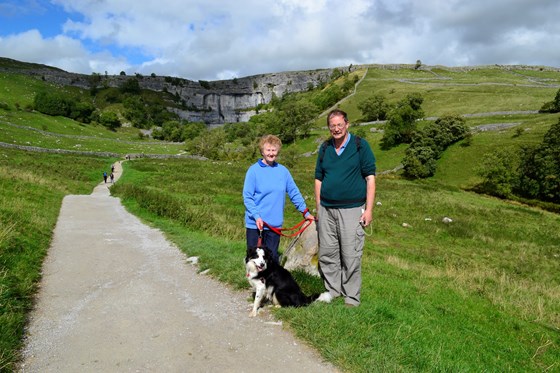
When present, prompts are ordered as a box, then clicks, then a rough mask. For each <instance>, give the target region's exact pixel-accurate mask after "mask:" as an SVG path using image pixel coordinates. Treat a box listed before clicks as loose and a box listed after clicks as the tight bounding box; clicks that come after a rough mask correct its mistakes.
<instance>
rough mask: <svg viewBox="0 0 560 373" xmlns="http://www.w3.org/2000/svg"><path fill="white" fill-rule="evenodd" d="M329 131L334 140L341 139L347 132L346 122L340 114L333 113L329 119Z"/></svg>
mask: <svg viewBox="0 0 560 373" xmlns="http://www.w3.org/2000/svg"><path fill="white" fill-rule="evenodd" d="M329 131H331V135H332V137H333V138H334V139H335V140H340V139H343V138H344V137H345V136H346V133H347V132H348V123H347V122H345V121H344V117H343V116H342V115H335V116H332V117H330V119H329Z"/></svg>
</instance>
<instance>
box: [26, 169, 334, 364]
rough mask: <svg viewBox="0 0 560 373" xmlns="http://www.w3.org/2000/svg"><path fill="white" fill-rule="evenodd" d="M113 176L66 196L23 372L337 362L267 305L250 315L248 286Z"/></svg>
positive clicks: (31, 326)
mask: <svg viewBox="0 0 560 373" xmlns="http://www.w3.org/2000/svg"><path fill="white" fill-rule="evenodd" d="M121 173H122V167H121V164H120V162H118V163H116V169H115V180H118V178H119V177H120V175H121ZM110 185H111V184H110V183H108V184H104V183H102V184H99V185H98V186H97V187H96V188H95V189H94V191H93V193H92V194H91V195H69V196H66V197H65V198H64V200H63V203H62V208H61V211H60V215H59V218H58V222H57V225H56V228H55V232H54V236H53V241H52V244H51V247H50V249H49V252H48V256H47V258H46V260H45V263H44V265H43V278H42V282H41V286H40V290H39V292H38V295H37V301H36V307H35V310H34V311H33V312H32V313H31V316H30V322H29V326H28V328H27V333H26V334H27V336H26V341H25V349H24V351H23V356H24V360H23V362H22V364H21V365H20V371H21V372H41V373H44V372H128V371H130V372H226V371H227V372H255V371H268V372H335V371H336V369H335V368H334V367H333V366H332V365H330V364H328V363H325V362H324V361H322V359H321V358H320V357H319V355H318V354H317V353H316V352H315V351H314V350H313V349H311V348H309V347H308V346H306V345H304V344H303V343H302V342H300V341H298V340H297V339H295V338H294V336H293V335H292V334H291V333H289V332H288V331H286V330H284V329H283V328H282V325H281V324H280V323H278V322H275V320H273V319H272V318H271V317H270V316H269V315H268V314H267V313H266V312H265V313H264V314H262V315H260V316H259V317H257V318H249V317H248V315H249V311H250V308H251V304H250V302H249V301H248V298H249V296H250V291H249V290H247V292H239V291H237V292H236V291H233V290H231V289H230V288H228V287H226V286H225V285H224V284H222V283H219V282H217V281H216V280H214V279H212V278H210V277H208V276H205V275H202V274H199V273H197V270H196V268H195V267H193V266H192V265H191V264H189V263H187V261H186V259H187V258H186V256H185V255H184V253H182V252H181V251H180V250H179V249H177V248H176V247H175V246H174V245H173V244H171V243H170V242H168V241H167V240H166V239H165V237H164V236H163V234H162V233H161V232H160V231H159V230H157V229H154V228H151V227H149V226H147V225H145V224H143V223H142V222H141V221H140V220H139V219H138V218H137V217H135V216H134V215H131V214H130V213H128V212H127V211H126V210H125V209H124V207H123V206H122V205H121V203H120V200H119V199H118V198H115V197H111V195H110V192H109V187H110ZM241 265H242V260H240V266H241Z"/></svg>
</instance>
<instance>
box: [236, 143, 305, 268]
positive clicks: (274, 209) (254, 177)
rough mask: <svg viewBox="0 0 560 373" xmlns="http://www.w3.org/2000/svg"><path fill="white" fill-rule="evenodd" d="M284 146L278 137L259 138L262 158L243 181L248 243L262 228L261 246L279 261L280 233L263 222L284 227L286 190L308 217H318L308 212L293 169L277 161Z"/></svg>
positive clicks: (299, 209)
mask: <svg viewBox="0 0 560 373" xmlns="http://www.w3.org/2000/svg"><path fill="white" fill-rule="evenodd" d="M281 147H282V141H280V139H279V138H278V137H276V136H274V135H265V136H263V137H262V138H261V139H260V141H259V149H260V152H261V155H262V158H260V159H259V160H258V161H257V162H256V163H255V164H253V165H252V166H251V167H249V169H248V170H247V173H246V175H245V183H244V185H243V203H244V204H245V227H246V228H247V247H255V246H257V242H258V239H259V233H260V232H262V246H265V247H268V248H269V249H270V251H271V252H272V256H273V258H274V260H275V261H276V262H277V263H278V262H279V255H278V246H279V244H280V235H279V234H277V233H275V232H274V231H272V230H270V229H269V228H268V227H267V226H266V225H265V224H264V223H265V222H266V224H268V225H269V226H271V227H274V228H282V224H283V223H284V205H285V202H286V193H287V194H288V196H289V197H290V200H291V201H292V203H293V204H294V206H295V207H296V209H297V210H298V211H299V212H301V213H302V214H303V216H304V218H305V219H307V220H314V219H315V217H314V216H313V215H311V214H310V213H309V210H308V209H307V206H306V204H305V200H304V199H303V196H302V195H301V193H300V191H299V189H298V187H297V185H296V183H295V182H294V179H293V178H292V175H291V174H290V171H288V169H287V168H286V167H285V166H282V165H281V164H279V163H277V162H276V158H277V157H278V153H279V152H280V148H281Z"/></svg>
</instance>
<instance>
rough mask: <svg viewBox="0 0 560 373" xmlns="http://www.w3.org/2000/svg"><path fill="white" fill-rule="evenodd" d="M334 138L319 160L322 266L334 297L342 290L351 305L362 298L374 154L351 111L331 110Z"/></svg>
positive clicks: (328, 294) (317, 184)
mask: <svg viewBox="0 0 560 373" xmlns="http://www.w3.org/2000/svg"><path fill="white" fill-rule="evenodd" d="M327 125H328V127H329V131H330V133H331V138H330V139H329V140H327V142H325V143H324V145H323V146H321V148H320V150H319V155H318V157H317V163H316V165H315V202H316V204H317V219H318V223H317V230H318V232H319V272H320V273H321V277H322V278H323V281H324V283H325V288H326V289H327V292H326V293H324V296H325V297H327V298H328V300H329V301H330V300H331V299H332V298H336V297H339V296H343V297H344V302H345V304H346V305H347V306H349V307H354V306H358V305H359V304H360V290H361V285H362V274H361V265H362V252H363V247H364V238H365V237H364V236H365V231H364V227H366V226H368V225H369V224H370V223H371V222H372V220H373V218H372V213H373V200H374V199H375V156H374V155H373V152H372V151H371V148H370V146H369V144H368V143H367V141H366V140H364V139H361V138H359V137H355V136H354V135H351V134H350V133H349V132H348V127H349V123H348V116H347V114H346V113H345V112H344V111H342V110H338V109H335V110H332V111H331V112H330V113H329V115H328V116H327Z"/></svg>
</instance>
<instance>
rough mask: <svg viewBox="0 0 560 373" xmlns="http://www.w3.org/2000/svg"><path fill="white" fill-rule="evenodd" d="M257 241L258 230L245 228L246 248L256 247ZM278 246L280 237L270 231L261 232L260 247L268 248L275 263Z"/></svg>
mask: <svg viewBox="0 0 560 373" xmlns="http://www.w3.org/2000/svg"><path fill="white" fill-rule="evenodd" d="M258 240H259V230H258V229H251V228H247V247H248V248H249V247H256V246H257V242H258ZM279 245H280V235H279V234H276V233H274V232H273V231H271V230H268V229H265V230H263V231H262V246H264V247H268V248H269V249H270V252H271V253H272V258H273V259H274V261H275V262H276V263H278V262H279V260H278V246H279Z"/></svg>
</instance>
